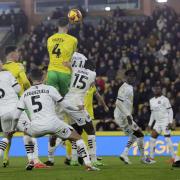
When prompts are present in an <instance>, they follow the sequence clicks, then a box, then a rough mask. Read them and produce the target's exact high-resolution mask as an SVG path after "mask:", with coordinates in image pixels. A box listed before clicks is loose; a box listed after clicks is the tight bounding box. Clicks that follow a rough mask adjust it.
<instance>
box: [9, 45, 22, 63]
mask: <svg viewBox="0 0 180 180" xmlns="http://www.w3.org/2000/svg"><path fill="white" fill-rule="evenodd" d="M5 56H6V60H7V61H15V62H17V61H19V59H20V53H19V51H18V50H17V47H16V46H7V47H6V48H5Z"/></svg>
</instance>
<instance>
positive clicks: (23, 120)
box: [1, 111, 30, 132]
mask: <svg viewBox="0 0 180 180" xmlns="http://www.w3.org/2000/svg"><path fill="white" fill-rule="evenodd" d="M14 112H15V111H11V112H8V113H6V114H4V115H3V116H2V117H1V126H2V130H3V132H9V131H11V130H12V124H13V117H14ZM29 122H30V120H29V118H28V116H27V114H26V113H25V111H23V112H22V114H21V116H20V118H19V121H18V124H17V131H21V132H24V126H25V124H27V123H29Z"/></svg>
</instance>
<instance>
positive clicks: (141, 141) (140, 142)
mask: <svg viewBox="0 0 180 180" xmlns="http://www.w3.org/2000/svg"><path fill="white" fill-rule="evenodd" d="M137 146H138V149H139V151H140V155H141V157H145V154H144V137H140V138H137Z"/></svg>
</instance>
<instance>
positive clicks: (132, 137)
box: [123, 135, 136, 155]
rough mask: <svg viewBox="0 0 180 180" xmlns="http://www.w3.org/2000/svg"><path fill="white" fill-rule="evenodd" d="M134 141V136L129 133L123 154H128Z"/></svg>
mask: <svg viewBox="0 0 180 180" xmlns="http://www.w3.org/2000/svg"><path fill="white" fill-rule="evenodd" d="M135 141H136V136H134V135H130V136H129V139H128V142H127V145H126V147H125V149H124V151H123V154H125V155H128V153H129V149H130V148H131V146H132V145H133V144H134V142H135Z"/></svg>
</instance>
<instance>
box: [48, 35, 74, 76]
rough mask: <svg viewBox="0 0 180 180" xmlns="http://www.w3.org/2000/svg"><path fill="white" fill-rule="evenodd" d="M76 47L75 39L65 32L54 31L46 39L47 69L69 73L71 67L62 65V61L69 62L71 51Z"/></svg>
mask: <svg viewBox="0 0 180 180" xmlns="http://www.w3.org/2000/svg"><path fill="white" fill-rule="evenodd" d="M76 48H77V39H76V38H75V37H73V36H71V35H68V34H65V33H61V34H60V33H56V34H54V35H52V36H50V37H49V38H48V40H47V49H48V52H49V59H50V62H49V66H48V71H58V72H62V73H68V74H70V73H71V69H70V68H69V67H67V66H64V65H63V63H64V62H70V61H71V58H72V55H73V53H74V52H75V51H76Z"/></svg>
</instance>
